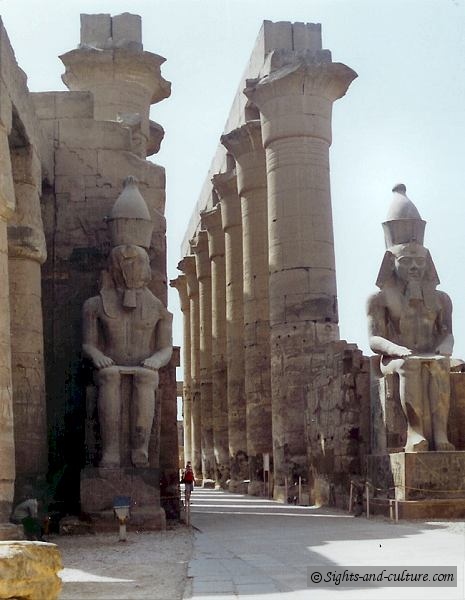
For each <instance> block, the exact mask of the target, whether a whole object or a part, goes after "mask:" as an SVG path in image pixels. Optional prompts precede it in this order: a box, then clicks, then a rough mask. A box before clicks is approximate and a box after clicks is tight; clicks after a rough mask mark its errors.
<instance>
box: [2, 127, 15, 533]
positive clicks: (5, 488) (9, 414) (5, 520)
mask: <svg viewBox="0 0 465 600" xmlns="http://www.w3.org/2000/svg"><path fill="white" fill-rule="evenodd" d="M14 208H15V194H14V187H13V178H12V175H11V162H10V151H9V146H8V132H7V131H6V129H5V127H4V125H3V124H2V123H0V278H1V283H2V284H1V286H0V302H1V307H2V308H1V310H0V539H15V537H17V530H18V527H17V526H16V525H12V524H11V523H9V520H10V514H11V509H12V503H13V496H14V484H15V440H14V426H13V393H12V381H11V348H10V339H11V338H10V305H9V302H10V299H9V293H10V286H9V276H8V241H7V224H6V220H7V219H8V218H9V217H11V215H12V213H13V210H14Z"/></svg>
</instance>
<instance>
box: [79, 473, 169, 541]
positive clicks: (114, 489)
mask: <svg viewBox="0 0 465 600" xmlns="http://www.w3.org/2000/svg"><path fill="white" fill-rule="evenodd" d="M159 479H160V478H159V470H158V469H154V468H142V469H135V468H131V467H125V468H119V469H105V468H100V467H86V468H85V469H83V470H82V471H81V509H82V512H84V513H86V514H87V515H89V517H90V518H91V520H92V523H93V525H94V528H95V530H96V531H109V530H111V531H113V530H114V531H116V530H117V529H118V523H117V521H116V518H115V515H114V512H113V500H114V498H115V496H130V498H131V509H130V517H129V520H128V523H127V527H128V529H129V530H131V529H132V530H134V529H144V530H160V529H165V527H166V518H165V511H164V510H163V508H161V506H160V481H159Z"/></svg>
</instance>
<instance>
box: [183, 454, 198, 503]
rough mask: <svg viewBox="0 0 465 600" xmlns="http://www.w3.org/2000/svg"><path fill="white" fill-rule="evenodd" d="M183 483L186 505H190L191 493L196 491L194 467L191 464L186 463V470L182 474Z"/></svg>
mask: <svg viewBox="0 0 465 600" xmlns="http://www.w3.org/2000/svg"><path fill="white" fill-rule="evenodd" d="M181 483H184V493H185V497H186V504H188V503H189V501H190V498H191V493H192V492H193V490H194V483H195V479H194V471H193V470H192V465H191V463H190V462H187V463H186V469H185V471H184V473H183V474H182V479H181Z"/></svg>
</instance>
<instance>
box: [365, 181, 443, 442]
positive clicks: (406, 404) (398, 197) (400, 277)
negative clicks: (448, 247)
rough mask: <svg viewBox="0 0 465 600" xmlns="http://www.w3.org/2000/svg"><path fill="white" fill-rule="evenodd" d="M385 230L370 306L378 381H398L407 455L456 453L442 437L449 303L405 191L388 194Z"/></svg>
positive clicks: (422, 225) (422, 226)
mask: <svg viewBox="0 0 465 600" xmlns="http://www.w3.org/2000/svg"><path fill="white" fill-rule="evenodd" d="M393 192H394V199H393V203H392V205H391V208H390V210H389V214H388V218H387V220H386V222H385V223H383V227H384V235H385V241H386V248H387V250H386V253H385V255H384V258H383V262H382V264H381V268H380V271H379V275H378V279H377V281H376V285H377V286H378V287H379V288H380V291H379V292H377V293H375V294H373V295H372V296H370V298H369V300H368V323H369V336H370V347H371V349H372V350H373V352H376V354H379V355H380V360H379V363H378V366H379V369H380V370H381V373H382V374H383V375H387V374H390V373H393V374H394V377H395V378H396V379H397V380H398V383H399V395H400V401H401V404H402V408H403V410H404V413H405V417H406V419H407V441H406V445H405V451H406V452H418V451H426V450H437V451H447V450H454V446H453V445H452V444H451V443H450V442H449V440H448V437H447V421H448V417H449V402H450V356H451V354H452V349H453V344H454V338H453V336H452V303H451V300H450V298H449V296H448V295H447V294H445V293H444V292H441V291H439V290H436V286H437V285H438V284H439V278H438V275H437V273H436V268H435V266H434V263H433V261H432V258H431V256H430V253H429V251H428V250H427V249H426V248H425V247H424V246H423V236H424V230H425V221H423V220H422V219H421V217H420V214H419V213H418V210H417V209H416V207H415V205H414V204H413V202H412V201H411V200H410V199H409V198H407V195H406V188H405V186H404V185H403V184H399V185H397V186H396V187H394V189H393Z"/></svg>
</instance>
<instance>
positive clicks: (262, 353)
mask: <svg viewBox="0 0 465 600" xmlns="http://www.w3.org/2000/svg"><path fill="white" fill-rule="evenodd" d="M221 141H222V143H223V145H224V146H226V148H227V149H228V150H229V152H230V153H231V154H232V155H233V156H234V158H235V160H236V170H237V182H238V192H239V195H240V197H241V209H242V243H243V253H244V255H243V269H244V362H245V396H246V403H247V453H248V457H249V479H250V483H249V486H248V493H249V494H253V495H260V494H263V493H264V491H265V486H264V472H263V454H264V453H267V454H269V455H271V454H272V451H273V449H272V446H273V444H272V430H271V376H270V321H269V301H268V221H267V187H266V164H265V151H264V149H263V146H262V138H261V127H260V121H250V122H248V123H246V124H245V125H243V126H242V127H240V128H238V129H235V130H233V131H231V132H230V133H228V134H226V135H224V136H222V138H221Z"/></svg>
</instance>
